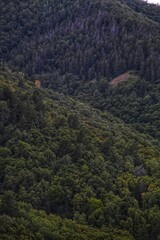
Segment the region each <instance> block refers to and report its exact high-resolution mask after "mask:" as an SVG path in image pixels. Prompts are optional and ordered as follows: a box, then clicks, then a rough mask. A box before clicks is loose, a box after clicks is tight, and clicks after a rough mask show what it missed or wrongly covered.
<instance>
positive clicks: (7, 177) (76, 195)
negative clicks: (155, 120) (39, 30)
mask: <svg viewBox="0 0 160 240" xmlns="http://www.w3.org/2000/svg"><path fill="white" fill-rule="evenodd" d="M0 89H1V98H0V99H1V101H0V106H1V108H0V109H1V116H2V117H1V122H0V125H1V128H0V129H1V139H0V141H1V147H0V165H1V166H0V171H1V173H0V176H1V197H2V198H1V204H0V212H1V214H3V215H2V217H1V221H2V223H3V224H2V227H1V237H2V239H17V238H16V236H17V234H20V235H22V236H21V239H24V238H23V235H24V236H27V239H72V238H70V237H69V236H70V234H71V232H72V231H73V228H75V234H77V237H75V238H73V239H90V238H91V236H92V235H93V233H94V231H95V232H96V234H97V236H96V235H95V239H116V234H119V235H120V236H121V238H120V239H133V237H134V238H135V239H139V240H140V239H153V236H154V239H158V236H159V235H160V232H159V221H158V219H160V209H159V207H160V206H159V190H160V183H159V177H160V176H159V171H160V143H159V142H158V141H156V140H154V139H152V138H151V137H150V138H149V137H148V136H145V135H141V134H139V133H138V132H135V131H134V130H133V129H131V128H129V127H127V126H125V125H124V124H123V123H122V122H121V121H120V120H118V119H116V118H114V117H113V116H112V115H110V114H109V113H101V112H100V111H99V110H95V109H92V108H90V107H89V106H87V105H84V104H83V103H81V102H78V101H76V102H75V101H74V100H72V99H70V98H68V99H67V98H65V97H64V96H63V95H59V94H56V93H54V92H52V90H50V91H48V90H40V89H37V88H34V86H33V85H31V84H30V83H29V82H28V81H26V79H23V77H22V76H21V74H18V75H16V74H13V73H11V71H7V73H6V71H5V72H2V73H1V81H0ZM24 202H25V204H24ZM32 208H34V209H38V210H43V211H45V212H46V213H47V214H51V213H52V214H58V215H59V216H61V217H62V219H63V218H68V219H72V220H74V221H76V222H77V223H78V224H81V225H85V224H87V225H90V226H91V227H94V228H98V229H100V230H99V231H98V230H97V231H96V230H89V229H90V228H87V227H86V228H84V227H83V226H81V225H80V226H79V225H76V223H75V222H71V221H70V222H67V221H66V220H62V219H60V218H57V217H55V216H52V215H51V216H50V215H46V214H45V213H44V212H40V213H38V216H37V215H36V211H34V210H33V209H32ZM26 209H29V210H26ZM28 211H29V212H28ZM50 220H51V222H49V221H50ZM32 221H33V224H34V225H33V226H32ZM52 221H53V223H54V224H53V225H54V226H52V225H51V223H52ZM59 221H60V222H61V224H62V226H61V225H60V226H59V224H60V223H59ZM43 222H44V228H42V229H41V227H40V226H41V224H43ZM48 225H49V226H48ZM56 225H58V226H59V227H56ZM63 225H64V226H63ZM20 226H21V227H20ZM65 226H66V227H65ZM63 227H64V228H65V231H66V235H65V231H64V232H63V234H62V236H61V237H60V236H59V234H60V232H61V231H63ZM27 228H29V233H28V232H27ZM61 228H62V229H61ZM79 228H80V229H79ZM78 229H79V230H78ZM70 231H71V232H70ZM77 231H79V235H78V233H77ZM83 231H84V233H83ZM111 232H112V234H111ZM81 234H82V235H81ZM105 234H108V235H105ZM114 234H115V236H114ZM32 235H33V236H34V237H32ZM56 235H57V238H54V236H56ZM63 235H64V236H63ZM83 235H84V236H83ZM9 236H12V238H9ZM37 236H38V237H37ZM123 236H125V237H124V238H123ZM142 236H143V238H142ZM72 237H73V236H72ZM91 239H92V238H91ZM93 239H94V238H93ZM118 239H119V238H118Z"/></svg>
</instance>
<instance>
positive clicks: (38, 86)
mask: <svg viewBox="0 0 160 240" xmlns="http://www.w3.org/2000/svg"><path fill="white" fill-rule="evenodd" d="M35 86H36V88H40V87H41V81H40V80H35Z"/></svg>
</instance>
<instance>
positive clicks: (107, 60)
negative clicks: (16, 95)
mask: <svg viewBox="0 0 160 240" xmlns="http://www.w3.org/2000/svg"><path fill="white" fill-rule="evenodd" d="M19 12H20V13H21V14H20V15H19ZM1 15H2V22H1V28H2V32H3V34H2V37H1V43H2V56H3V60H7V61H9V63H10V64H11V65H12V66H15V67H16V68H17V67H19V69H21V70H23V71H25V72H26V73H27V74H29V76H34V75H35V74H40V75H42V74H46V78H47V76H48V74H50V75H49V78H47V80H46V81H47V82H45V86H46V85H48V84H49V83H50V84H53V85H54V86H55V84H56V83H55V81H56V79H57V78H58V76H59V77H60V76H62V75H63V77H62V79H61V81H64V82H68V78H69V79H72V80H74V81H76V85H79V84H80V83H81V81H88V80H93V79H95V78H96V79H97V78H100V77H106V78H107V79H108V80H109V79H110V78H111V77H113V76H117V75H119V74H121V73H123V72H125V71H126V70H138V71H140V75H141V77H144V78H145V79H146V80H148V81H157V80H158V81H159V77H160V68H159V64H158V62H159V51H160V50H159V46H160V37H159V34H160V26H159V24H158V23H156V22H153V21H150V20H149V19H147V18H145V17H143V15H140V14H138V13H136V12H135V11H132V10H131V8H128V7H127V6H126V5H125V4H120V3H119V2H118V1H116V0H114V1H110V0H106V1H98V0H94V1H84V0H77V1H72V0H67V1H66V0H65V1H53V0H50V1H45V0H43V1H37V2H34V1H31V0H30V1H28V2H27V3H26V1H21V2H17V1H12V2H10V1H9V2H8V4H6V1H1ZM144 60H145V61H144ZM42 80H45V79H43V78H42ZM57 88H58V86H57ZM74 88H76V86H75V85H74V84H73V91H75V89H74Z"/></svg>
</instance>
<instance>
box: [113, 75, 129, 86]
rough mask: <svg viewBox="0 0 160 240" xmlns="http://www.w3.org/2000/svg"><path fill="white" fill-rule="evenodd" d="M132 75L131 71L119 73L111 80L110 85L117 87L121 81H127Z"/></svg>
mask: <svg viewBox="0 0 160 240" xmlns="http://www.w3.org/2000/svg"><path fill="white" fill-rule="evenodd" d="M130 75H131V74H130V72H125V73H123V74H121V75H119V76H118V77H116V78H113V79H112V81H111V82H110V85H111V86H113V87H115V86H117V85H118V84H119V83H121V82H126V81H128V79H129V78H130Z"/></svg>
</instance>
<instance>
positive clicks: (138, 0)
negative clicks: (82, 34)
mask: <svg viewBox="0 0 160 240" xmlns="http://www.w3.org/2000/svg"><path fill="white" fill-rule="evenodd" d="M120 2H121V3H125V4H127V5H128V6H129V7H131V8H132V9H133V10H135V11H136V12H138V13H142V14H143V15H145V16H146V17H148V18H150V19H152V20H154V21H155V22H158V23H160V6H159V5H157V4H151V3H148V2H147V1H144V0H120Z"/></svg>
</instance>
